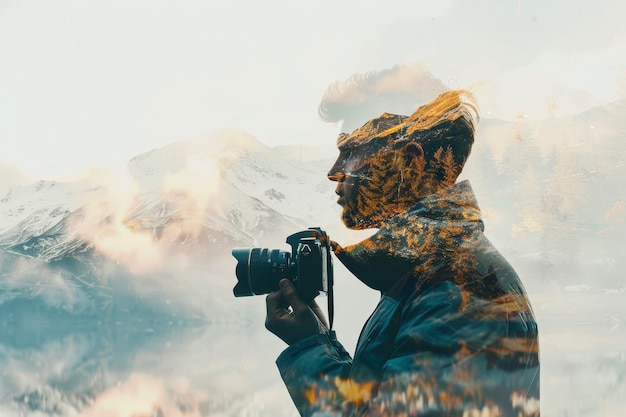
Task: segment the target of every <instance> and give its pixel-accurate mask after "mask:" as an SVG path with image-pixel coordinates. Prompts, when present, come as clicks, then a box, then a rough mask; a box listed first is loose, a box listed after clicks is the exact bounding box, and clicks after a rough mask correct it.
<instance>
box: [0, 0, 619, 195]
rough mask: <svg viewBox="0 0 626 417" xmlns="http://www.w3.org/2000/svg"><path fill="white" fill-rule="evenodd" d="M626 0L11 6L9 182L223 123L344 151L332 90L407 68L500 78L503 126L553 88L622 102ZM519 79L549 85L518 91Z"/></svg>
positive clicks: (4, 96)
mask: <svg viewBox="0 0 626 417" xmlns="http://www.w3.org/2000/svg"><path fill="white" fill-rule="evenodd" d="M624 4H625V3H623V2H620V1H618V0H615V1H603V2H594V1H590V0H551V1H549V2H546V1H539V0H536V1H526V0H475V1H471V2H470V1H466V0H445V1H444V0H436V1H435V0H432V1H425V0H424V1H420V0H407V1H400V0H393V1H386V2H381V1H377V2H373V1H369V0H365V1H359V2H346V1H331V0H323V1H309V2H305V1H294V0H270V1H255V0H237V1H220V2H213V1H185V2H174V1H163V0H149V1H148V0H135V1H132V2H129V1H125V0H109V1H94V0H63V1H55V2H48V1H32V0H19V1H18V0H0V92H1V93H0V176H2V177H3V178H4V182H5V183H6V182H7V181H8V182H19V181H20V178H22V179H23V178H24V177H23V175H22V176H20V172H21V174H27V175H30V176H32V177H37V178H39V177H42V178H47V179H52V178H57V179H67V178H72V177H76V176H80V175H82V173H84V172H85V171H86V170H87V169H88V168H89V167H92V166H102V165H106V166H123V164H125V163H126V161H128V160H129V159H130V158H132V157H133V156H135V155H137V154H139V153H142V152H146V151H149V150H151V149H154V148H158V147H161V146H164V145H165V144H168V143H172V142H176V141H181V140H190V139H195V138H198V137H202V136H203V135H205V134H207V133H208V132H210V131H211V130H213V129H216V128H220V127H225V126H230V127H237V128H240V129H243V130H245V131H247V132H249V133H250V134H252V135H254V136H256V137H258V138H259V139H260V140H261V141H262V142H264V143H266V144H268V145H278V144H284V143H315V144H319V145H321V146H324V147H329V148H331V147H332V146H333V145H334V143H335V138H336V136H337V133H338V132H339V126H336V125H331V124H327V123H324V122H322V121H321V120H320V119H319V117H318V114H317V106H318V104H319V102H320V99H321V97H322V95H323V93H324V91H325V89H326V87H327V86H328V85H329V84H330V83H332V82H334V81H336V80H342V79H345V78H347V77H349V76H350V75H352V74H354V73H363V72H366V71H372V70H382V69H386V68H391V67H393V66H396V65H399V64H403V63H407V62H416V61H419V62H421V63H422V64H424V65H425V66H426V67H428V68H429V69H430V71H431V72H432V74H433V75H434V76H435V77H437V78H439V79H441V80H442V81H443V82H444V83H445V84H447V85H448V86H450V87H452V88H464V87H468V86H470V85H476V83H480V82H483V83H485V82H492V84H491V87H490V91H491V95H490V96H489V97H490V99H489V100H487V102H486V106H485V105H484V104H483V106H482V108H483V110H485V108H487V109H488V110H489V111H492V110H493V111H494V112H496V113H497V112H498V110H499V109H501V108H502V109H504V108H506V109H507V111H508V110H509V109H510V111H508V112H504V113H502V114H503V115H502V116H501V117H505V116H506V114H513V113H514V112H517V111H518V110H519V111H524V112H526V111H528V110H529V107H530V110H531V111H532V106H533V103H535V102H536V101H535V99H536V96H535V95H537V96H539V95H541V94H542V91H544V90H545V88H544V86H545V85H547V84H550V83H558V84H559V86H560V87H559V88H560V89H559V90H555V91H557V92H555V93H551V94H552V96H554V95H556V96H558V95H559V94H561V92H562V91H565V90H567V89H571V90H580V91H582V92H584V93H585V94H587V97H588V99H587V101H585V103H588V102H590V101H589V100H590V99H589V97H592V98H593V99H594V100H596V101H594V103H595V102H599V103H602V102H607V101H611V100H615V99H617V98H618V95H617V83H618V79H619V78H620V77H622V76H623V74H624V71H625V70H626V46H625V45H626V28H624V25H623V16H624V15H625V14H626V6H624ZM520 74H522V78H523V77H526V75H525V74H532V77H529V78H528V80H529V81H526V82H529V83H531V85H532V86H539V91H532V88H526V87H522V88H521V89H520V88H518V89H517V90H515V89H513V90H511V85H510V84H511V83H517V82H518V81H519V80H520ZM512 80H513V81H512ZM516 80H517V81H516ZM494 89H495V90H498V89H499V91H502V92H504V93H503V94H500V95H497V94H496V95H494V94H493V91H494ZM519 91H522V92H521V93H520V92H519ZM522 95H524V97H522ZM544 95H545V94H544ZM552 96H551V98H550V99H553V98H554V97H552ZM494 97H497V98H494ZM568 97H569V96H568ZM558 98H559V97H556V98H555V100H557V101H558ZM500 101H502V102H500ZM518 102H519V103H522V102H523V103H526V104H524V106H525V107H524V108H523V109H522V108H520V109H517V108H516V107H515V106H516V103H518ZM529 103H530V104H529ZM568 104H571V103H563V106H562V107H561V108H563V109H569V107H568ZM584 105H587V104H580V106H584ZM580 106H579V107H580ZM579 107H576V106H574V107H573V108H575V109H577V110H579ZM564 111H565V110H564ZM568 111H569V110H568ZM572 111H573V110H572ZM375 116H377V115H372V117H375ZM16 171H20V172H16ZM3 185H6V184H3V183H2V180H1V179H0V186H3Z"/></svg>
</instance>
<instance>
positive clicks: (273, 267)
mask: <svg viewBox="0 0 626 417" xmlns="http://www.w3.org/2000/svg"><path fill="white" fill-rule="evenodd" d="M232 254H233V256H234V257H235V259H237V267H236V268H235V274H236V275H237V281H238V282H237V285H235V288H233V293H234V294H235V297H246V296H251V295H260V294H269V293H271V292H274V291H278V281H280V280H281V279H282V278H290V279H292V277H291V274H290V262H289V260H290V257H291V254H290V253H289V252H286V251H282V250H279V249H268V248H236V249H233V251H232Z"/></svg>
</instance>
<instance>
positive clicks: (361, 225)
mask: <svg viewBox="0 0 626 417" xmlns="http://www.w3.org/2000/svg"><path fill="white" fill-rule="evenodd" d="M341 220H342V222H343V224H344V225H345V226H346V227H347V228H348V229H351V230H365V229H374V228H377V227H379V225H377V224H374V223H373V222H372V221H371V220H370V219H366V218H364V217H360V216H359V217H357V216H353V215H350V214H347V213H345V212H344V213H343V215H342V217H341Z"/></svg>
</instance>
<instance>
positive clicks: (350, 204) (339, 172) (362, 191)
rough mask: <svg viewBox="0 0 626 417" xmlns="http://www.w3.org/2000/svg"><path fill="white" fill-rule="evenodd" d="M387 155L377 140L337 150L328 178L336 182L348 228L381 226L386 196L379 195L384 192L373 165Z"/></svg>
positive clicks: (382, 162)
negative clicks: (382, 207) (336, 156)
mask: <svg viewBox="0 0 626 417" xmlns="http://www.w3.org/2000/svg"><path fill="white" fill-rule="evenodd" d="M390 157H391V152H389V151H386V150H385V149H384V148H383V147H381V144H380V143H379V144H376V143H367V144H364V145H361V146H357V147H352V148H348V149H342V150H340V152H339V157H338V158H337V161H336V162H335V164H334V165H333V166H332V168H331V169H330V171H329V172H328V178H329V179H330V180H331V181H336V182H337V188H336V190H335V192H336V193H337V195H338V196H339V199H338V200H337V203H338V204H339V205H340V206H341V207H343V213H342V220H343V223H344V224H345V225H346V227H348V228H349V229H368V228H372V227H379V226H380V222H381V220H382V214H383V213H382V212H381V210H380V204H384V201H385V200H386V199H385V198H381V196H380V193H381V192H383V189H382V187H381V186H380V184H379V182H380V178H378V177H379V176H380V175H377V172H376V169H373V166H381V165H384V162H385V160H388V159H390ZM378 174H380V173H378ZM389 174H391V173H389Z"/></svg>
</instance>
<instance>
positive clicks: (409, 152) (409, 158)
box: [402, 141, 424, 165]
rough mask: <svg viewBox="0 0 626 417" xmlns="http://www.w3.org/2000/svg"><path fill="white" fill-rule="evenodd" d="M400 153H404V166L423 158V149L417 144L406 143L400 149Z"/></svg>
mask: <svg viewBox="0 0 626 417" xmlns="http://www.w3.org/2000/svg"><path fill="white" fill-rule="evenodd" d="M402 151H403V152H404V160H405V162H406V165H409V164H411V163H412V162H414V161H415V160H416V159H417V160H419V159H423V158H424V148H422V145H420V144H419V143H417V142H413V141H411V142H409V143H407V144H406V145H404V147H403V148H402Z"/></svg>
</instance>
